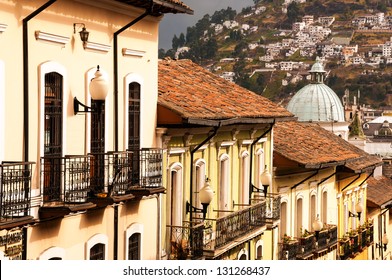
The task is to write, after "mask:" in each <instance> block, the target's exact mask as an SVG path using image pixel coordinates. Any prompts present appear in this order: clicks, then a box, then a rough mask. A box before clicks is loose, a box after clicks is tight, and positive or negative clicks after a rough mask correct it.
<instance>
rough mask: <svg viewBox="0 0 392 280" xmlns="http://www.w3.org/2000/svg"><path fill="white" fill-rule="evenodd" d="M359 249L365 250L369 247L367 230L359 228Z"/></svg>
mask: <svg viewBox="0 0 392 280" xmlns="http://www.w3.org/2000/svg"><path fill="white" fill-rule="evenodd" d="M358 234H359V249H362V250H363V249H365V248H366V247H367V236H366V228H359V229H358Z"/></svg>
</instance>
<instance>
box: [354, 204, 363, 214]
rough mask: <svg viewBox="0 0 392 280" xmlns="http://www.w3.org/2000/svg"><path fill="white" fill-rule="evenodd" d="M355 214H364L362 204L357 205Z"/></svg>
mask: <svg viewBox="0 0 392 280" xmlns="http://www.w3.org/2000/svg"><path fill="white" fill-rule="evenodd" d="M355 212H357V213H362V212H363V206H362V203H360V202H358V203H357V205H355Z"/></svg>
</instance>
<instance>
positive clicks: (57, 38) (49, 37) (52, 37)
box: [35, 30, 70, 46]
mask: <svg viewBox="0 0 392 280" xmlns="http://www.w3.org/2000/svg"><path fill="white" fill-rule="evenodd" d="M35 39H36V40H41V41H47V42H51V43H56V44H60V45H63V46H64V45H65V44H67V43H68V42H69V39H70V38H69V37H65V36H61V35H56V34H51V33H46V32H42V31H39V30H37V31H35Z"/></svg>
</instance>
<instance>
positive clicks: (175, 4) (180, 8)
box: [115, 0, 193, 16]
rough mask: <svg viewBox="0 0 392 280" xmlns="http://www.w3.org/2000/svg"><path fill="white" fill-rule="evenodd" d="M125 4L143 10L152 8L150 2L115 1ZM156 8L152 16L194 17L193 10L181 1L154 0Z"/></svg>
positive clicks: (147, 0)
mask: <svg viewBox="0 0 392 280" xmlns="http://www.w3.org/2000/svg"><path fill="white" fill-rule="evenodd" d="M115 1H118V2H122V3H124V4H128V5H132V6H135V7H140V8H143V9H149V8H150V5H151V4H150V1H149V0H115ZM153 2H154V6H153V9H152V15H156V16H159V15H160V14H165V13H186V14H191V15H193V10H192V9H191V8H190V7H189V6H188V5H186V4H184V3H183V2H182V1H180V0H153Z"/></svg>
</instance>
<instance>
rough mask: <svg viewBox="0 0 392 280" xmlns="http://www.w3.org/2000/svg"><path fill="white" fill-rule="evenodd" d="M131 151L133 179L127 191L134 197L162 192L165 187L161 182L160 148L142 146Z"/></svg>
mask: <svg viewBox="0 0 392 280" xmlns="http://www.w3.org/2000/svg"><path fill="white" fill-rule="evenodd" d="M133 153H134V157H133V161H132V167H133V176H132V178H133V179H132V180H133V181H132V184H131V186H130V189H129V192H130V193H131V194H133V195H134V196H136V197H142V196H148V195H152V194H155V193H163V192H164V191H165V188H164V187H163V182H162V168H163V153H162V149H156V148H142V149H141V150H138V151H133Z"/></svg>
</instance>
